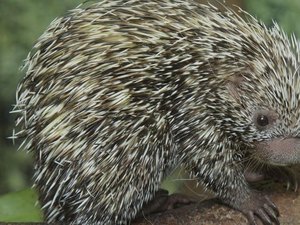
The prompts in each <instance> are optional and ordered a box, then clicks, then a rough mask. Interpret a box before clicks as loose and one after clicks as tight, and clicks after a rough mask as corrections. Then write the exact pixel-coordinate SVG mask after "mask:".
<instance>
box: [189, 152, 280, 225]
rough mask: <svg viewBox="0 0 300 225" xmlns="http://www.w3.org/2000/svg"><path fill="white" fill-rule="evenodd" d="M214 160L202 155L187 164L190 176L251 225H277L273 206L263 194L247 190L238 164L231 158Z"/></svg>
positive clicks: (275, 209) (275, 208) (275, 210)
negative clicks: (258, 224)
mask: <svg viewBox="0 0 300 225" xmlns="http://www.w3.org/2000/svg"><path fill="white" fill-rule="evenodd" d="M214 157H215V158H213V157H211V156H206V157H203V158H200V159H199V160H197V161H194V162H192V163H189V165H188V167H189V170H190V171H191V172H192V176H195V177H196V178H197V179H198V180H199V182H200V183H202V184H204V185H205V186H206V187H207V188H208V189H210V190H212V191H213V192H214V193H215V194H216V195H217V197H218V198H219V199H220V200H222V202H224V203H225V204H228V205H229V206H231V207H233V208H235V209H237V210H239V211H241V212H242V213H243V214H244V215H245V216H246V217H247V219H248V221H249V223H250V224H251V225H256V224H257V220H258V219H259V220H261V221H262V223H263V224H264V225H270V224H280V223H279V220H278V218H277V217H278V216H279V211H278V209H277V207H276V205H275V204H274V203H273V202H272V201H271V200H270V199H269V198H268V197H267V196H265V195H264V194H262V193H260V192H258V191H255V190H251V189H250V188H249V186H248V183H247V181H246V179H245V177H244V174H243V171H242V169H241V168H240V167H239V165H238V164H237V163H235V162H234V161H233V160H232V159H231V157H219V159H216V156H214ZM226 158H227V160H226ZM221 159H222V160H221ZM228 159H229V160H228ZM225 160H226V161H225Z"/></svg>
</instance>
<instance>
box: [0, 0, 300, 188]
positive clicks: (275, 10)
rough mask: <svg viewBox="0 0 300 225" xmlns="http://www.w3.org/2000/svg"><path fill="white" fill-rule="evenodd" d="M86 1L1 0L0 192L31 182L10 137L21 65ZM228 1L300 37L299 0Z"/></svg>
mask: <svg viewBox="0 0 300 225" xmlns="http://www.w3.org/2000/svg"><path fill="white" fill-rule="evenodd" d="M83 1H84V0H64V1H61V0H51V1H49V0H0V194H3V193H6V192H10V191H15V190H21V189H23V188H25V187H29V186H30V185H31V175H32V163H31V157H30V155H29V154H27V153H25V152H24V151H21V150H20V151H17V146H13V145H12V142H11V140H9V139H8V138H7V137H9V136H11V134H12V129H13V124H14V118H13V116H12V115H11V114H9V111H10V110H11V109H12V105H13V104H14V102H15V90H16V86H17V83H18V82H19V80H20V79H21V77H22V76H23V75H24V74H23V73H22V71H20V70H19V68H20V66H22V63H23V60H24V59H25V58H26V56H27V54H28V52H29V51H30V49H31V47H32V46H33V44H34V43H35V41H36V40H37V38H38V37H39V36H40V35H41V34H42V32H43V31H44V30H45V29H46V27H47V26H48V24H49V23H50V22H51V21H52V20H53V19H54V18H55V17H58V16H61V15H63V13H64V12H66V11H67V10H68V9H72V8H74V7H76V6H77V5H78V4H80V3H81V2H83ZM112 1H113V0H112ZM205 2H207V1H205ZM212 2H216V0H215V1H212ZM222 2H223V1H222ZM226 4H228V5H229V6H232V4H235V5H238V6H240V7H241V8H243V9H245V10H246V11H248V12H250V13H251V14H252V15H254V16H255V17H257V18H258V19H261V20H263V21H264V22H265V23H266V24H267V25H268V26H271V25H272V19H274V20H275V21H277V22H278V23H279V24H280V26H281V27H283V29H284V30H285V31H286V32H287V33H288V34H291V33H292V32H294V33H295V34H296V35H297V36H298V37H300V25H299V21H300V1H299V0H244V1H239V0H232V1H230V0H228V1H227V2H226Z"/></svg>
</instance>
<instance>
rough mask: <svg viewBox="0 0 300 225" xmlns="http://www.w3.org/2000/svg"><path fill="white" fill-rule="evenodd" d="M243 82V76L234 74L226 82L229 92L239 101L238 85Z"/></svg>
mask: <svg viewBox="0 0 300 225" xmlns="http://www.w3.org/2000/svg"><path fill="white" fill-rule="evenodd" d="M243 82H244V78H243V76H241V75H234V76H232V77H230V79H229V81H228V84H227V89H228V92H229V94H230V95H231V96H232V97H233V98H234V99H235V100H236V101H237V102H240V100H241V98H240V96H241V93H239V87H240V86H241V84H242V83H243Z"/></svg>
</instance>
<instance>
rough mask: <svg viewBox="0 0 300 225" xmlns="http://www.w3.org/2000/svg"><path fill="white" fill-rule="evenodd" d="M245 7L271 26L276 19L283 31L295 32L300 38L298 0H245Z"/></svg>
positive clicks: (299, 5) (299, 6)
mask: <svg viewBox="0 0 300 225" xmlns="http://www.w3.org/2000/svg"><path fill="white" fill-rule="evenodd" d="M245 7H246V9H247V10H248V11H249V12H250V13H251V14H253V15H255V16H256V17H257V18H259V19H260V20H262V21H264V22H265V23H266V24H267V25H269V26H271V25H273V21H276V22H277V23H279V25H280V26H281V27H283V29H284V31H285V32H287V33H289V34H291V33H295V34H296V36H298V38H300V26H299V25H298V21H299V18H300V16H299V12H300V1H299V0H246V1H245Z"/></svg>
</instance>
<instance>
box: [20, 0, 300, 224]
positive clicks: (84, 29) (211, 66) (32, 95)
mask: <svg viewBox="0 0 300 225" xmlns="http://www.w3.org/2000/svg"><path fill="white" fill-rule="evenodd" d="M246 17H247V19H242V18H240V17H239V16H237V15H236V14H234V13H233V12H231V11H225V12H224V13H221V12H219V11H218V10H217V9H216V8H214V7H213V6H205V5H199V4H198V3H195V2H193V1H181V0H175V1H168V0H154V1H150V2H148V1H136V0H135V1H121V0H118V1H102V2H100V3H95V4H91V5H90V6H86V7H78V8H76V9H74V10H71V11H70V12H69V13H68V14H67V15H66V16H64V17H61V18H58V19H56V20H54V21H53V22H52V23H51V24H50V26H49V27H48V29H47V30H46V31H45V33H44V34H43V35H42V36H41V37H40V38H39V40H38V42H37V43H36V44H35V46H34V48H33V50H32V53H31V54H30V55H29V56H28V58H27V61H26V68H27V70H26V76H25V77H24V79H23V80H22V81H21V83H20V85H19V87H18V92H17V105H16V111H19V112H21V113H20V114H19V117H18V119H17V126H18V127H19V131H18V132H17V133H16V137H18V138H23V139H24V142H23V144H22V145H21V147H22V148H25V149H26V150H28V151H31V152H33V153H34V157H35V175H34V177H35V185H36V186H37V189H38V190H39V192H40V200H41V202H42V205H43V208H44V211H45V216H46V219H47V220H48V221H49V222H53V221H60V220H65V221H69V222H73V223H96V222H97V221H98V222H99V221H102V222H99V224H102V223H103V224H108V223H109V222H111V221H113V222H115V223H118V224H119V223H120V224H121V223H123V222H126V221H128V220H130V219H132V218H133V217H134V216H135V214H136V213H137V212H138V210H140V209H141V207H142V205H143V203H144V202H147V201H149V200H150V199H151V198H152V196H153V194H154V192H155V191H156V190H157V188H158V187H159V184H160V182H161V180H162V179H163V177H164V176H165V175H166V174H168V172H169V171H170V170H171V169H173V168H174V167H175V166H177V165H178V164H179V163H181V162H182V161H183V162H185V163H186V162H188V161H191V162H193V161H196V160H195V159H196V158H197V159H198V158H203V159H206V158H214V157H216V156H218V159H222V161H219V162H218V163H220V168H222V166H223V165H225V164H227V163H233V162H232V158H233V155H234V154H235V153H234V152H226V150H225V147H224V148H223V147H221V146H228V145H236V146H239V145H238V144H239V143H243V142H244V140H252V139H255V138H257V137H256V136H255V134H254V133H255V132H253V129H252V128H251V127H250V128H249V127H248V126H247V123H248V122H249V119H248V115H249V113H250V112H249V106H250V108H251V104H252V103H253V101H261V102H264V101H266V102H268V103H269V99H268V95H269V93H273V89H274V87H275V86H276V88H277V89H278V95H279V96H280V97H279V98H278V101H280V103H281V102H282V101H284V102H285V103H286V105H287V106H288V108H289V109H290V108H293V107H298V104H299V103H298V102H297V99H299V98H297V96H298V97H299V91H297V92H296V94H297V95H294V94H295V93H293V98H292V102H290V101H288V99H290V98H289V91H288V90H287V87H286V86H287V84H288V85H290V87H291V88H294V87H296V86H297V85H298V86H299V84H300V82H299V76H296V77H291V76H289V77H288V76H287V75H286V74H288V73H292V74H294V73H296V72H297V71H296V70H297V65H298V64H299V55H297V56H295V55H294V54H293V49H296V48H298V45H297V44H296V41H295V39H292V42H291V43H290V42H289V40H288V39H287V38H286V36H285V35H284V34H283V33H282V32H281V31H280V29H279V28H278V27H277V26H275V27H274V29H273V30H268V29H267V28H266V27H265V26H264V25H262V24H260V23H259V22H258V21H256V20H255V19H254V18H252V17H250V16H248V15H246ZM286 46H288V48H286ZM297 52H299V51H298V49H297ZM287 64H288V65H289V67H283V66H282V65H287ZM286 68H288V70H287V69H286ZM270 72H271V73H272V77H269V76H268V74H269V73H270ZM297 74H298V72H297ZM239 75H242V76H243V79H245V80H251V81H252V82H251V85H250V84H249V85H248V86H245V90H248V91H249V92H248V93H247V94H248V95H246V96H242V98H245V99H244V101H243V104H239V103H237V102H236V101H234V100H233V98H231V97H230V95H229V94H228V88H227V85H226V84H228V82H236V76H239ZM282 80H284V81H285V83H284V85H283V84H282ZM253 89H255V90H256V91H253ZM294 91H295V90H294ZM245 102H246V103H245ZM271 104H273V105H276V104H277V103H276V102H271ZM296 116H298V115H295V118H296ZM298 118H299V116H298ZM246 128H247V129H246ZM232 139H234V140H235V143H232V142H231V140H232ZM209 145H216V146H218V147H217V148H216V149H215V150H211V149H210V150H209V151H208V150H207V146H209ZM237 148H238V147H237ZM212 169H213V168H212V167H211V165H209V164H205V165H203V167H202V170H203V171H199V172H198V173H204V172H205V171H204V170H207V171H206V173H208V174H209V173H212V174H214V172H216V171H210V170H212ZM226 172H227V173H230V171H226ZM207 179H209V178H207ZM220 179H221V178H220ZM227 182H230V181H224V182H221V183H224V184H225V183H227ZM232 182H233V183H232V185H238V184H236V183H235V181H232ZM205 184H206V185H207V186H208V187H210V188H212V189H213V190H215V189H218V188H221V187H219V186H218V187H214V186H213V184H212V183H211V182H206V183H205ZM225 194H226V193H224V195H225Z"/></svg>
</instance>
